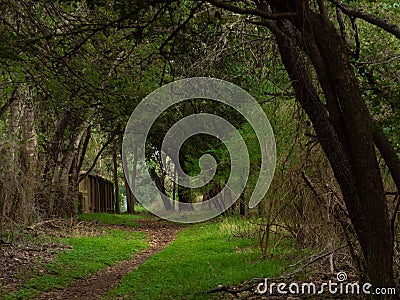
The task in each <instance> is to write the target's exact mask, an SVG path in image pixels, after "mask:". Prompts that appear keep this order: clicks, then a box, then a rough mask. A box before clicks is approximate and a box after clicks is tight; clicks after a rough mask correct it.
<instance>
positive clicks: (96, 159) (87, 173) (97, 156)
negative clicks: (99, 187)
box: [78, 135, 114, 183]
mask: <svg viewBox="0 0 400 300" xmlns="http://www.w3.org/2000/svg"><path fill="white" fill-rule="evenodd" d="M113 140H114V135H112V136H111V137H110V138H109V139H108V140H107V142H106V143H105V144H104V145H103V147H101V149H100V151H99V152H98V153H97V155H96V157H95V158H94V161H93V163H92V165H91V166H90V168H89V169H88V170H87V171H86V172H85V174H84V175H83V176H82V177H81V178H79V181H78V183H80V182H81V181H82V180H83V179H85V178H86V176H88V175H89V173H90V172H91V171H92V170H93V168H94V167H95V166H96V163H97V161H98V160H99V158H100V156H101V154H102V153H103V151H104V150H105V149H106V148H107V147H108V145H110V144H111V142H112V141H113Z"/></svg>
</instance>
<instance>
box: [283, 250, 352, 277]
mask: <svg viewBox="0 0 400 300" xmlns="http://www.w3.org/2000/svg"><path fill="white" fill-rule="evenodd" d="M348 246H349V245H343V246H340V247H338V248H336V249H333V250H332V251H329V252H327V253H323V254H320V255H318V256H317V257H315V258H313V259H312V260H310V261H309V262H308V263H306V264H305V265H303V266H301V267H299V268H297V269H296V270H294V271H292V272H290V273H289V274H286V275H282V276H281V277H282V278H290V277H292V276H293V275H294V274H297V273H299V272H300V271H303V270H304V269H305V268H307V267H309V266H310V265H312V264H313V263H315V262H317V261H319V260H321V259H323V258H325V257H327V256H329V255H331V254H333V253H335V252H336V251H339V250H341V249H343V248H346V247H348ZM298 264H300V262H297V263H296V264H294V265H292V266H289V267H293V266H296V265H298Z"/></svg>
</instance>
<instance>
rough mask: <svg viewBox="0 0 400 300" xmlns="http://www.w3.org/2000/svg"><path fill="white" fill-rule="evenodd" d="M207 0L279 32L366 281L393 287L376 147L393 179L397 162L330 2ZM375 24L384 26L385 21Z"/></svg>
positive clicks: (287, 65)
mask: <svg viewBox="0 0 400 300" xmlns="http://www.w3.org/2000/svg"><path fill="white" fill-rule="evenodd" d="M208 2H209V3H211V4H213V5H215V6H217V7H221V8H224V9H228V10H230V11H233V12H236V13H240V14H246V15H252V16H257V17H259V18H260V19H261V20H259V21H255V20H251V22H253V23H256V24H258V25H260V24H262V25H264V26H266V27H267V28H268V29H269V30H270V31H271V32H272V33H273V34H274V36H275V38H276V41H277V44H278V46H279V50H280V55H281V58H282V62H283V64H284V65H285V68H286V70H287V72H288V75H289V76H290V78H291V80H292V86H293V89H294V91H295V93H296V99H297V101H299V103H300V104H301V105H302V107H303V109H304V110H305V111H306V113H307V114H308V116H309V118H310V120H311V122H312V124H313V126H314V129H315V132H316V134H317V136H318V139H319V142H320V144H321V146H322V148H323V149H324V152H325V154H326V156H327V158H328V160H329V162H330V164H331V167H332V169H333V171H334V174H335V177H336V180H337V181H338V183H339V185H340V187H341V192H342V195H343V199H344V201H345V203H346V206H347V210H348V212H349V215H350V218H351V221H352V223H353V225H354V228H355V230H356V233H357V237H358V240H359V242H360V245H361V248H362V251H363V254H364V258H365V268H366V273H367V276H368V280H370V281H371V282H372V283H373V284H374V285H376V286H393V285H394V282H393V269H392V259H393V249H392V244H391V235H392V233H391V229H390V226H389V216H388V211H387V207H386V201H385V195H384V188H383V183H382V177H381V173H380V169H379V165H378V162H377V157H376V152H375V147H374V146H375V145H376V146H377V147H378V149H380V151H381V154H382V155H383V156H384V159H385V161H386V163H387V164H388V167H389V169H390V170H391V172H392V176H393V178H394V180H395V181H396V183H399V182H398V181H397V180H396V175H397V174H396V173H397V170H396V168H395V167H397V166H398V165H399V160H398V158H397V156H396V155H393V154H394V153H395V152H394V150H393V147H392V146H391V145H390V144H389V143H388V142H387V140H386V139H385V137H384V136H383V135H382V134H381V130H380V129H378V128H377V127H376V126H375V124H374V121H373V119H372V117H371V114H370V112H369V111H368V108H367V106H366V103H365V101H364V99H363V98H362V93H361V90H360V85H359V81H358V79H357V76H356V74H355V72H354V67H353V65H352V64H351V61H350V59H349V52H348V45H347V44H346V42H345V41H344V39H343V37H342V36H341V34H340V32H339V30H338V29H337V27H336V26H335V24H334V23H333V21H332V19H331V17H330V15H329V8H328V7H327V4H326V3H325V2H324V1H318V4H317V5H314V3H313V2H311V1H303V0H294V1H290V0H286V1H275V0H271V1H255V5H254V7H247V6H245V4H244V3H239V4H237V5H235V6H234V5H231V4H230V3H227V2H223V1H214V0H210V1H208ZM337 5H338V7H339V8H340V9H342V10H343V12H344V13H349V14H350V15H351V17H353V18H354V17H362V18H364V19H366V20H367V21H369V20H371V19H374V20H377V21H379V19H377V18H374V17H372V16H371V15H369V14H367V13H362V14H354V11H356V10H346V9H343V7H342V6H341V4H340V3H339V2H337ZM365 16H368V17H365ZM374 24H376V25H378V26H380V27H382V28H384V29H385V28H386V27H385V26H384V25H385V24H383V23H382V20H381V22H375V23H374ZM395 27H396V26H394V25H392V26H391V28H394V29H395ZM392 33H393V34H396V33H397V30H394V32H393V30H392ZM309 65H312V66H313V70H310V69H309ZM314 74H315V76H316V77H317V80H318V85H317V84H316V82H315V81H314V78H313V76H314ZM319 88H321V89H322V91H323V96H320V94H319V93H318V89H319ZM378 136H379V137H380V138H382V141H378V139H377V137H378ZM381 143H382V144H384V146H383V145H382V144H381ZM385 151H388V152H389V153H385ZM397 186H398V188H399V187H400V185H399V184H397Z"/></svg>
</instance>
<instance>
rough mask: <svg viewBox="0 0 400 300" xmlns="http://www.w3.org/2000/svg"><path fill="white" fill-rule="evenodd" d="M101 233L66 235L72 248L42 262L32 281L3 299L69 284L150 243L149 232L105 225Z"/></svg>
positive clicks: (33, 293) (24, 297)
mask: <svg viewBox="0 0 400 300" xmlns="http://www.w3.org/2000/svg"><path fill="white" fill-rule="evenodd" d="M105 231H106V233H105V234H103V235H100V236H92V237H82V238H65V239H59V240H58V242H60V243H63V244H67V245H71V246H72V247H73V249H72V250H66V251H64V252H60V253H59V254H58V255H57V257H56V258H55V260H53V261H52V262H51V263H50V264H48V265H43V266H41V269H42V270H44V272H43V274H41V273H40V272H39V270H38V272H37V274H36V275H34V276H33V277H32V278H31V279H30V280H28V282H27V283H26V284H25V285H24V286H23V287H22V288H21V289H20V290H18V291H17V292H15V293H13V294H8V295H1V294H0V298H1V299H5V300H11V299H28V298H31V297H34V296H35V295H37V294H38V293H40V292H45V291H49V290H51V289H52V288H54V287H61V286H65V285H67V284H68V283H70V282H71V281H72V280H73V279H77V278H84V277H86V276H87V275H89V274H91V273H95V272H96V271H98V270H100V269H104V268H105V267H107V266H111V265H114V264H116V263H117V262H118V261H120V260H125V259H130V258H131V257H132V255H133V254H134V253H136V252H138V251H140V250H142V249H145V248H146V247H148V243H147V241H146V236H145V234H143V233H141V232H129V231H125V230H122V229H112V230H109V229H105Z"/></svg>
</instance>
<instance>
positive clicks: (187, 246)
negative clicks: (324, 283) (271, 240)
mask: <svg viewBox="0 0 400 300" xmlns="http://www.w3.org/2000/svg"><path fill="white" fill-rule="evenodd" d="M229 226H230V224H229V223H227V222H225V221H224V222H220V221H219V222H208V223H202V224H197V225H193V226H190V227H189V228H187V229H186V230H184V231H183V232H181V233H180V234H179V235H178V238H177V240H176V241H175V242H173V243H172V244H171V245H170V246H169V247H167V248H166V249H165V250H163V251H162V252H160V253H158V254H156V255H154V256H152V257H150V259H149V260H148V261H147V262H145V263H144V264H143V265H141V266H140V267H139V268H138V269H137V270H135V271H134V272H132V273H130V274H128V275H126V276H124V277H123V280H122V284H121V285H120V286H119V287H117V288H115V289H114V290H111V291H110V292H109V293H108V296H107V299H116V298H118V299H121V298H122V299H135V300H138V299H207V297H208V296H207V295H205V293H204V292H205V291H208V290H210V289H212V288H215V287H217V286H218V285H219V284H222V285H227V284H230V285H232V284H238V283H240V282H243V281H245V280H248V279H252V278H254V277H272V276H276V275H278V274H279V272H280V271H281V270H282V268H283V267H284V266H285V265H286V263H285V261H284V258H286V257H287V256H289V255H290V254H293V253H294V252H295V251H296V250H295V249H294V247H293V246H291V244H290V243H289V244H286V245H285V246H284V245H282V246H281V247H280V248H277V249H276V253H275V255H274V257H275V258H273V259H267V260H260V252H259V251H258V249H257V247H256V244H255V243H256V241H255V240H252V239H232V238H231V235H230V234H229V232H230V229H231V228H229Z"/></svg>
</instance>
